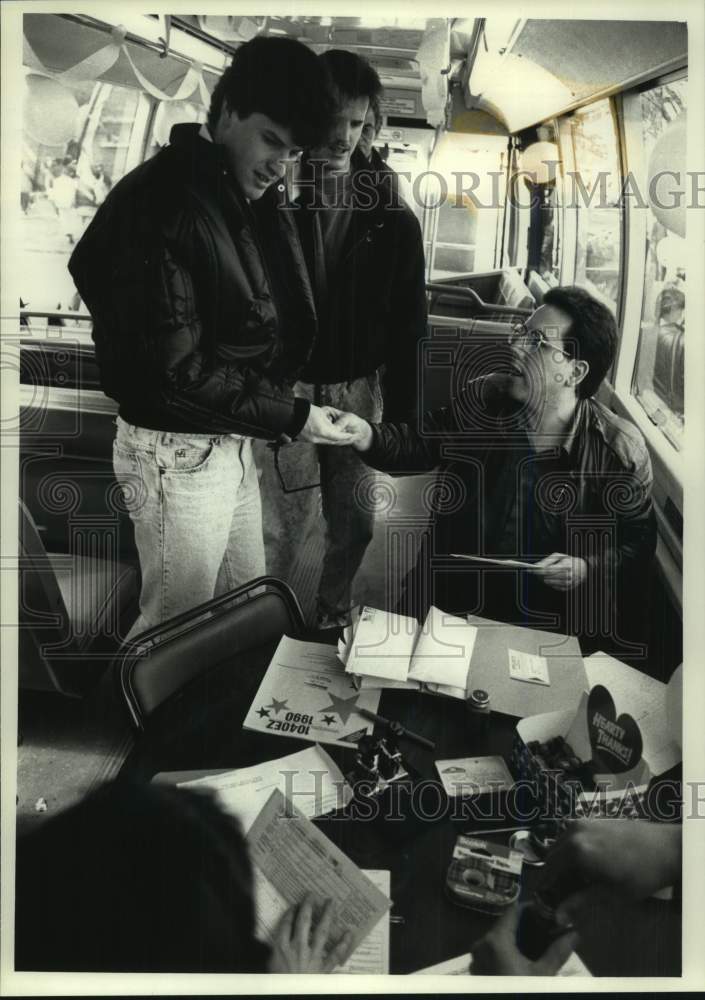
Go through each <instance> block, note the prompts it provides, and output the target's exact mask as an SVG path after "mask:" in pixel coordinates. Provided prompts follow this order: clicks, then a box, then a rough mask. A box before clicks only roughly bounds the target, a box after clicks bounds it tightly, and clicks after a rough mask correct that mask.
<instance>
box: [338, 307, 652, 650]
mask: <svg viewBox="0 0 705 1000" xmlns="http://www.w3.org/2000/svg"><path fill="white" fill-rule="evenodd" d="M616 339H617V330H616V324H615V321H614V319H613V317H612V314H611V313H610V312H609V310H608V309H607V308H606V307H605V306H604V305H603V304H602V303H600V302H598V301H597V300H595V299H594V298H593V297H592V296H591V295H589V294H588V293H587V292H586V291H584V290H583V289H580V288H555V289H551V290H550V291H549V292H548V293H547V295H546V296H545V298H544V302H543V305H541V306H540V307H539V308H538V309H537V310H536V311H535V312H534V314H533V315H532V316H531V317H530V319H529V320H528V321H527V322H526V324H522V325H521V326H519V327H518V328H515V330H514V332H513V333H512V335H511V337H510V338H509V340H510V346H509V349H508V350H507V351H506V360H505V356H504V355H502V357H501V360H499V361H498V363H497V364H496V365H495V366H494V367H495V369H499V370H495V371H493V372H492V374H491V375H488V376H486V377H485V378H484V379H483V378H481V379H478V380H472V383H471V384H469V385H468V387H467V389H466V390H465V392H464V393H462V394H461V395H460V396H458V398H457V399H455V400H454V401H453V404H452V405H451V406H449V407H447V408H445V409H442V410H438V411H434V412H430V413H427V414H426V415H425V417H424V419H423V421H422V423H421V425H420V428H421V429H420V430H419V429H416V428H415V427H413V426H412V425H409V424H400V423H382V424H378V425H370V424H368V423H367V422H366V421H364V420H361V419H360V418H359V417H357V416H355V415H353V414H345V415H342V414H341V415H339V416H338V419H337V426H341V427H344V428H345V429H346V430H354V431H356V433H357V438H356V440H355V442H354V447H355V448H356V449H357V450H358V451H359V452H361V453H362V454H363V456H364V459H365V461H366V462H367V463H368V464H369V465H371V466H373V467H374V468H377V469H383V470H385V471H387V472H401V473H412V472H420V471H424V470H429V469H433V468H434V467H436V466H439V467H440V469H441V483H443V481H444V480H445V481H446V483H447V485H448V486H449V487H452V488H453V491H454V493H456V494H457V496H458V497H459V500H458V502H457V503H453V504H451V505H448V506H450V508H452V509H449V510H448V511H447V512H445V513H443V512H439V513H437V514H436V515H435V518H434V524H433V531H434V539H433V546H432V547H431V548H430V552H429V547H428V546H425V547H422V555H421V558H420V559H419V562H418V563H417V565H416V569H415V571H414V573H413V574H412V575H411V577H410V581H409V585H408V586H407V590H406V595H405V600H404V602H403V605H404V606H403V607H402V608H401V609H400V610H402V611H404V612H406V613H408V614H416V615H423V614H424V613H425V610H426V608H427V607H428V605H429V604H430V603H433V604H435V605H436V606H438V607H440V608H442V609H443V610H446V611H449V612H471V613H476V614H482V615H484V616H486V617H488V618H493V619H497V620H502V621H506V622H513V623H516V624H524V625H529V626H533V627H538V628H544V629H548V630H555V631H560V632H567V633H571V634H574V635H577V636H579V637H580V639H581V640H582V643H583V651H584V652H587V651H589V649H591V648H598V647H599V648H603V649H604V648H605V647H609V648H611V649H612V650H613V651H617V650H618V649H619V650H620V651H621V652H622V654H623V655H630V654H631V655H632V656H633V657H634V658H637V659H638V658H639V656H640V655H643V651H641V650H640V649H638V648H636V647H635V646H634V644H633V643H631V642H629V641H628V640H629V639H630V637H631V636H632V635H633V622H632V621H631V620H630V618H631V617H632V614H631V613H632V612H634V611H636V610H637V609H636V607H635V605H636V604H637V603H638V599H639V597H640V595H641V593H642V589H641V587H642V586H643V581H644V579H645V573H646V570H647V569H648V566H649V562H650V559H651V557H652V555H653V553H654V549H655V543H656V530H655V520H654V515H653V510H652V503H651V485H652V472H651V463H650V460H649V455H648V452H647V450H646V447H645V444H644V441H643V438H642V436H641V434H640V433H639V431H638V430H637V429H636V428H635V427H634V426H633V425H632V424H630V423H628V422H627V421H625V420H621V419H620V418H618V417H616V416H615V415H614V414H613V413H612V412H611V411H610V410H608V409H607V408H606V407H605V406H603V405H602V404H600V403H598V402H596V401H595V400H594V399H593V394H594V393H595V392H596V390H597V389H598V387H599V385H600V383H601V382H602V380H603V378H604V377H605V375H606V373H607V371H608V369H609V367H610V365H611V363H612V359H613V357H614V350H615V345H616ZM498 357H499V355H498ZM452 553H462V554H469V555H475V556H480V557H484V558H492V559H496V560H497V559H499V560H507V559H513V560H520V561H522V562H526V563H531V564H533V565H532V566H531V568H530V569H527V568H518V567H516V566H512V565H511V564H509V565H507V564H504V565H499V566H497V565H492V564H484V565H483V564H481V563H473V562H472V561H463V560H461V559H457V558H454V557H453V556H452ZM640 585H641V586H640ZM635 599H636V600H635ZM630 605H631V607H630ZM634 617H635V616H634Z"/></svg>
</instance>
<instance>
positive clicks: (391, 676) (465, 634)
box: [338, 607, 588, 718]
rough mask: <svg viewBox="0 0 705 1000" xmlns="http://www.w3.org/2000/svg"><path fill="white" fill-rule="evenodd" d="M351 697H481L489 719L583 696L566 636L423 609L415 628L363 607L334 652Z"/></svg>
mask: <svg viewBox="0 0 705 1000" xmlns="http://www.w3.org/2000/svg"><path fill="white" fill-rule="evenodd" d="M338 658H339V660H340V661H341V663H342V664H343V665H344V667H345V672H346V674H347V675H348V676H351V677H353V678H354V679H355V684H356V686H357V687H358V689H359V690H361V691H362V692H364V691H365V690H366V689H374V688H390V687H391V688H406V689H410V690H413V689H416V690H422V691H425V692H429V693H431V694H443V695H449V696H450V697H452V698H459V699H466V698H467V697H468V696H469V695H470V693H471V692H472V691H473V690H474V689H475V688H481V689H482V690H483V691H487V693H488V695H489V698H490V704H491V707H492V710H493V711H496V712H505V713H506V714H507V715H515V716H517V717H519V718H524V716H527V715H535V714H537V713H539V712H547V711H555V710H557V709H561V708H565V706H566V705H576V704H577V703H578V700H579V699H580V696H581V694H582V692H583V691H584V690H586V689H587V685H588V682H587V675H586V673H585V666H584V664H583V658H582V656H581V654H580V646H579V645H578V641H577V639H576V638H575V637H574V636H567V635H559V634H557V633H554V632H541V631H539V630H538V629H532V628H524V627H522V626H519V625H506V624H504V623H502V622H495V621H491V620H490V619H487V618H480V617H478V616H476V615H468V616H467V617H463V618H458V617H455V616H454V615H450V614H446V613H445V612H443V611H439V610H438V608H433V607H432V608H431V610H430V611H429V613H428V615H427V617H426V621H425V622H424V623H423V625H421V624H420V623H419V622H418V621H416V619H415V618H407V617H405V616H404V615H397V614H394V613H392V612H388V611H380V610H378V609H377V608H370V607H364V608H362V610H361V611H360V612H359V614H357V615H353V621H352V624H351V625H350V626H349V628H347V629H346V630H345V632H344V634H343V639H342V640H341V641H340V642H339V644H338Z"/></svg>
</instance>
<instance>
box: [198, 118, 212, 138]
mask: <svg viewBox="0 0 705 1000" xmlns="http://www.w3.org/2000/svg"><path fill="white" fill-rule="evenodd" d="M198 134H199V135H200V137H201V139H205V140H206V142H213V136H212V135H211V132H210V129H209V128H208V126H207V125H206V123H205V122H204V123H203V125H201V127H200V129H199V130H198Z"/></svg>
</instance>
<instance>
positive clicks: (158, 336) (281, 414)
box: [69, 125, 316, 439]
mask: <svg viewBox="0 0 705 1000" xmlns="http://www.w3.org/2000/svg"><path fill="white" fill-rule="evenodd" d="M198 133H199V126H198V125H177V126H175V127H174V128H173V129H172V132H171V137H170V145H169V146H167V147H166V148H165V149H163V150H161V151H160V152H159V153H157V154H156V156H154V157H153V158H152V159H150V160H148V161H147V162H146V163H143V164H142V165H141V166H139V167H137V168H136V169H135V170H133V171H131V172H130V173H129V174H127V175H126V176H125V177H124V178H123V179H122V180H121V181H120V182H119V183H118V184H117V185H116V186H115V188H113V190H112V191H111V192H110V194H109V195H108V197H107V198H106V200H105V202H104V203H103V205H101V207H100V208H99V209H98V212H97V213H96V215H95V217H94V219H93V220H92V222H91V224H90V226H89V227H88V229H87V230H86V232H85V234H84V235H83V237H82V239H81V240H80V242H79V243H78V245H77V247H76V249H75V250H74V252H73V255H72V257H71V260H70V262H69V270H70V271H71V274H72V276H73V278H74V281H75V283H76V287H77V288H78V291H79V292H80V294H81V296H82V298H83V299H84V301H85V302H86V305H87V306H88V308H89V310H90V312H91V315H92V317H93V339H94V341H95V345H96V357H97V360H98V364H99V367H100V372H101V380H102V385H103V389H104V391H105V392H106V394H107V395H109V396H111V397H113V398H114V399H116V400H117V401H118V403H119V404H120V414H121V416H122V417H123V418H124V419H125V420H127V421H129V422H130V423H133V424H137V425H140V426H143V427H150V428H153V429H156V430H166V431H172V432H205V433H208V432H216V433H239V434H243V435H247V436H253V437H260V438H268V439H275V438H278V437H279V436H280V435H281V434H282V433H286V434H288V435H290V436H294V435H295V434H296V433H298V431H299V430H300V429H301V427H302V426H303V424H304V423H305V422H306V419H307V417H308V411H309V404H308V403H307V402H306V401H304V400H296V401H295V400H294V396H293V391H292V388H291V386H292V384H293V382H294V381H295V380H296V378H297V377H298V375H299V373H300V371H301V368H302V366H303V365H304V364H305V362H306V360H307V359H308V356H309V354H310V351H311V347H312V344H313V341H314V338H315V331H316V317H315V308H314V304H313V296H312V293H311V288H310V284H309V281H308V274H307V271H306V266H305V262H304V259H303V253H302V250H301V245H300V241H299V238H298V234H297V230H296V226H295V224H294V223H293V220H292V218H291V216H290V213H289V212H288V211H286V210H285V207H284V209H283V208H282V207H281V206H279V205H278V204H277V201H278V198H277V196H275V194H274V192H271V191H270V192H267V194H265V196H264V197H263V199H262V200H261V202H257V203H253V205H252V206H250V205H248V203H247V202H246V200H245V199H244V198H243V197H242V196H241V194H240V193H239V189H238V188H237V186H236V184H235V181H234V179H233V178H232V175H231V174H230V172H229V170H228V166H227V163H226V159H225V157H224V155H223V153H224V151H223V147H221V146H219V145H215V144H213V143H211V142H208V141H207V140H206V139H204V138H203V137H202V136H199V134H198ZM263 244H264V245H266V255H265V254H264V253H263V251H262V245H263Z"/></svg>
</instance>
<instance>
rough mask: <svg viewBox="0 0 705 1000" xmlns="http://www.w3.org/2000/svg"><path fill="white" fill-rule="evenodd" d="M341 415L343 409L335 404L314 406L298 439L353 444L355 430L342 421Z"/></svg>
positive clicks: (316, 442) (311, 442)
mask: <svg viewBox="0 0 705 1000" xmlns="http://www.w3.org/2000/svg"><path fill="white" fill-rule="evenodd" d="M340 415H341V411H340V410H336V409H335V408H334V407H333V406H312V407H311V410H310V412H309V415H308V420H307V421H306V423H305V424H304V426H303V428H302V430H301V431H300V432H299V436H298V438H297V440H299V441H307V442H308V443H309V444H333V445H345V444H352V443H353V437H354V431H353V430H352V429H348V428H347V427H346V425H345V424H343V423H341V422H340V419H339V416H340ZM350 415H351V416H354V414H350ZM345 416H347V414H345ZM357 419H359V417H358V418H357Z"/></svg>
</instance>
